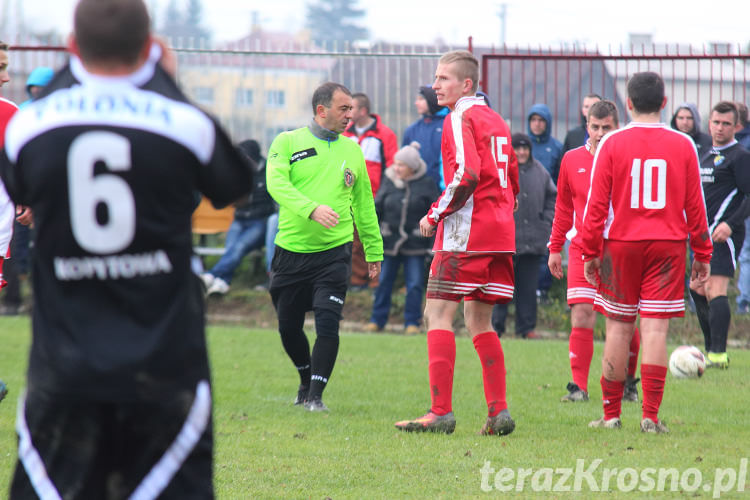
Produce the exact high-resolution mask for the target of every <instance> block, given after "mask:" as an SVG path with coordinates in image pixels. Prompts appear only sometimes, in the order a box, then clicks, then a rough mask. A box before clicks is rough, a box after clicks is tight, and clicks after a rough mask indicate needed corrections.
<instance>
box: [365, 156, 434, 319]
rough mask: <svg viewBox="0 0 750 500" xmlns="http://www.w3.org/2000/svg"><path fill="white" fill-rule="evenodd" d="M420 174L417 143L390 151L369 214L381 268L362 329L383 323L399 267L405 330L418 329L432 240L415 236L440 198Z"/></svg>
mask: <svg viewBox="0 0 750 500" xmlns="http://www.w3.org/2000/svg"><path fill="white" fill-rule="evenodd" d="M426 173H427V165H426V164H425V162H424V160H423V159H422V158H421V157H420V145H419V143H418V142H412V143H411V144H409V145H408V146H404V147H402V148H401V149H400V150H399V151H398V152H397V153H396V155H395V156H394V161H393V164H392V165H391V166H390V167H389V168H388V169H386V171H385V177H384V179H383V183H382V184H381V186H380V190H379V191H378V194H377V196H375V210H376V211H377V214H378V220H379V221H380V234H381V235H382V236H383V265H382V269H381V272H380V284H379V285H378V288H377V289H376V290H375V300H374V302H373V306H372V316H371V318H370V323H369V324H368V325H367V327H366V329H367V330H368V331H373V332H374V331H380V330H382V329H383V327H384V326H385V324H386V323H387V322H388V315H389V312H390V309H391V292H392V291H393V283H394V281H395V279H396V275H397V274H398V270H399V267H400V266H401V264H403V265H404V277H405V280H406V302H405V306H404V328H405V332H406V333H407V334H414V333H417V332H419V331H420V328H419V326H420V323H421V321H422V298H423V297H424V281H425V280H424V271H425V256H427V255H428V254H429V253H430V248H431V246H432V239H431V238H425V237H423V236H422V235H421V233H420V231H419V220H420V219H421V218H422V217H423V216H424V214H426V213H427V211H428V210H429V208H430V205H432V203H433V202H434V201H435V200H436V199H437V197H438V196H439V195H440V191H438V188H437V185H436V184H435V182H434V181H433V180H432V179H431V178H430V177H428V176H427V175H426Z"/></svg>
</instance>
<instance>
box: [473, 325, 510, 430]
mask: <svg viewBox="0 0 750 500" xmlns="http://www.w3.org/2000/svg"><path fill="white" fill-rule="evenodd" d="M473 342H474V349H476V350H477V354H479V360H480V361H481V362H482V379H483V380H484V397H485V399H486V400H487V408H488V411H489V416H490V417H494V416H495V415H497V414H498V413H500V412H501V411H503V410H505V409H507V408H508V403H507V401H506V400H505V356H504V355H503V348H502V346H501V345H500V339H499V338H498V337H497V333H495V332H484V333H480V334H479V335H476V336H475V337H474V338H473Z"/></svg>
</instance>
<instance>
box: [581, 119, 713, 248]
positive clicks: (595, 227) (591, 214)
mask: <svg viewBox="0 0 750 500" xmlns="http://www.w3.org/2000/svg"><path fill="white" fill-rule="evenodd" d="M688 234H689V235H690V246H691V248H692V249H693V252H695V259H696V260H698V261H701V262H709V261H710V259H711V252H712V250H713V246H712V244H711V238H710V235H709V233H708V222H707V220H706V208H705V202H704V200H703V190H702V188H701V180H700V172H699V170H698V153H697V152H696V149H695V145H694V144H693V141H692V140H691V139H690V138H689V137H688V136H687V135H685V134H683V133H681V132H677V131H675V130H672V129H670V128H669V127H667V126H666V125H664V124H663V123H636V122H633V123H630V124H629V125H628V126H627V127H625V128H622V129H620V130H616V131H614V132H611V133H610V134H608V135H607V136H605V137H604V139H602V141H601V142H600V143H599V148H598V150H597V152H596V156H595V157H594V167H593V169H592V172H591V188H590V189H589V196H588V202H587V203H586V210H585V213H584V217H583V232H582V235H581V236H582V238H581V242H582V247H583V260H584V261H589V260H591V259H594V258H596V257H598V256H599V255H600V254H601V248H602V238H606V239H610V240H619V241H647V240H684V239H686V238H687V236H688Z"/></svg>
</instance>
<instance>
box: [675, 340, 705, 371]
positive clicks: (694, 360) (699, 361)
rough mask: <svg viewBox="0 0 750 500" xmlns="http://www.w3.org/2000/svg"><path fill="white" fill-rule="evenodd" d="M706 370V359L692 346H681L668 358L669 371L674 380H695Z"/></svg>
mask: <svg viewBox="0 0 750 500" xmlns="http://www.w3.org/2000/svg"><path fill="white" fill-rule="evenodd" d="M705 370H706V358H705V356H703V353H702V352H701V350H700V349H698V348H697V347H695V346H694V345H681V346H680V347H678V348H677V349H675V350H674V351H672V355H671V356H670V357H669V371H670V372H672V375H674V377H675V378H697V377H700V376H701V375H703V372H704V371H705Z"/></svg>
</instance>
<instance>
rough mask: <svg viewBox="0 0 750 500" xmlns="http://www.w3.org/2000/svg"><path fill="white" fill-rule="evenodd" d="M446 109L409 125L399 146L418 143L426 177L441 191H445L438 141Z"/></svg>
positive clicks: (441, 134) (441, 135) (441, 132)
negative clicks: (425, 167)
mask: <svg viewBox="0 0 750 500" xmlns="http://www.w3.org/2000/svg"><path fill="white" fill-rule="evenodd" d="M448 111H449V109H448V108H442V109H441V110H440V111H438V112H437V113H435V114H434V115H424V116H423V117H422V118H420V119H419V120H417V121H416V122H414V123H412V124H411V125H409V126H408V127H407V128H406V130H405V131H404V140H403V141H401V145H402V147H403V146H407V145H409V144H411V143H412V142H413V141H417V142H418V143H419V146H420V148H419V155H420V156H421V157H422V159H423V160H424V162H425V163H426V164H427V176H428V177H431V178H432V179H433V180H434V181H435V183H436V184H437V186H438V189H440V190H441V191H442V190H443V189H445V182H444V181H443V157H442V156H441V155H440V141H441V138H442V137H443V120H445V117H446V115H447V114H448Z"/></svg>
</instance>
